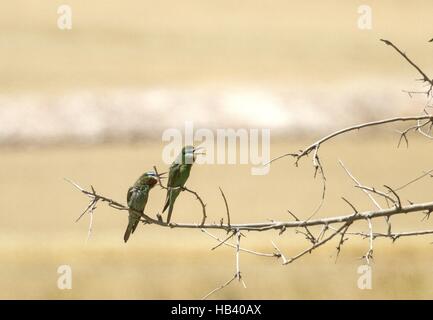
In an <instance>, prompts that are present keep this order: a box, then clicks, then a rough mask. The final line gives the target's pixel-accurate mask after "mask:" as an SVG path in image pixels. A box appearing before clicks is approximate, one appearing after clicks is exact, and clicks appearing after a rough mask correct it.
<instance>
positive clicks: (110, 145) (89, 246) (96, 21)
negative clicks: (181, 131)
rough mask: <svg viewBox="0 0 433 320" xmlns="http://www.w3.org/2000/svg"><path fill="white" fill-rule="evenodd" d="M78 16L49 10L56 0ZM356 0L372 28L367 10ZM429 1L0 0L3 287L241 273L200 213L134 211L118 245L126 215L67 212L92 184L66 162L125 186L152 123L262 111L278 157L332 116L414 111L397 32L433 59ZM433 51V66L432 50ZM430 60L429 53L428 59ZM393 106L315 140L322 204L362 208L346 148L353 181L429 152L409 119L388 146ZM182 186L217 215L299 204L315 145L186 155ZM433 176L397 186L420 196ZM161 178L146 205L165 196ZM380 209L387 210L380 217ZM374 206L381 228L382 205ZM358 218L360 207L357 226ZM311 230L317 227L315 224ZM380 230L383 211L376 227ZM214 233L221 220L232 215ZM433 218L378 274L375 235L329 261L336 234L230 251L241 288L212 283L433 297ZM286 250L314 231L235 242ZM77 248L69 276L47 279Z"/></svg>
mask: <svg viewBox="0 0 433 320" xmlns="http://www.w3.org/2000/svg"><path fill="white" fill-rule="evenodd" d="M62 4H67V5H69V6H70V8H71V9H72V29H71V30H61V29H59V28H58V26H57V20H58V18H59V14H58V13H57V10H58V8H59V6H60V5H62ZM360 5H368V6H370V7H371V10H372V29H368V30H363V29H360V28H359V27H358V19H359V17H360V16H361V14H360V13H358V8H359V6H360ZM432 12H433V3H432V2H431V1H412V2H411V3H410V4H409V3H408V2H406V1H368V3H364V2H360V1H330V0H326V1H321V2H318V1H302V2H301V1H287V0H276V1H259V0H248V1H228V0H220V1H203V0H200V1H199V0H184V1H178V2H176V1H166V0H162V1H157V2H155V1H138V0H137V1H134V0H124V1H121V2H120V1H100V0H98V1H92V3H89V2H88V1H78V0H69V1H68V2H67V3H65V2H63V1H62V2H60V1H51V0H47V1H31V0H26V1H12V2H3V3H2V4H0V30H1V35H0V195H1V196H0V198H1V201H0V221H1V223H0V239H1V241H0V288H1V290H0V298H6V299H14V298H24V299H28V298H41V299H65V298H72V299H90V298H104V299H114V298H120V299H123V298H125V299H126V298H128V299H198V298H201V297H203V296H204V295H205V294H206V293H208V292H209V291H211V290H212V289H214V288H216V287H217V286H219V285H221V284H222V283H224V282H225V281H227V280H228V279H229V278H231V277H232V276H233V274H234V272H235V255H234V252H233V249H231V248H228V247H220V248H218V249H217V250H214V251H211V250H210V249H211V248H212V247H213V246H214V245H215V244H216V243H215V241H214V240H212V239H211V238H210V237H208V236H206V235H205V234H203V233H201V232H200V231H199V230H196V231H195V230H176V229H173V230H165V229H161V228H158V227H154V226H139V227H138V229H137V231H136V233H135V234H134V235H133V236H132V237H131V238H130V240H129V242H128V243H127V244H124V243H123V233H124V230H125V228H126V224H127V216H126V214H125V213H123V212H116V211H114V210H113V209H110V208H108V207H106V206H104V205H100V206H99V207H98V209H97V211H96V213H95V217H94V225H93V233H92V236H91V238H90V239H89V241H87V242H86V237H87V228H88V222H89V217H87V216H86V217H84V218H83V219H82V220H81V221H80V222H78V223H75V222H74V221H75V219H76V218H77V216H78V215H79V214H80V213H81V212H82V210H83V209H84V208H85V207H86V205H87V202H86V198H85V197H83V196H82V195H81V194H79V193H78V192H77V191H76V190H75V189H73V187H72V186H71V185H68V184H67V183H66V182H65V181H64V180H63V178H70V179H73V180H74V181H76V182H78V183H79V184H80V185H82V186H85V187H88V186H89V185H90V184H92V185H93V186H94V187H95V188H96V190H97V191H99V192H101V193H102V194H104V195H107V196H110V197H113V198H114V199H117V200H119V201H121V202H123V203H124V202H126V199H125V198H126V191H127V189H128V187H129V186H130V185H132V183H134V181H135V180H136V178H137V177H138V176H139V175H140V174H141V173H143V172H144V171H147V170H149V169H151V168H152V166H153V165H156V166H157V167H158V168H160V170H165V168H166V167H167V165H166V164H164V163H163V161H162V156H161V155H162V150H163V148H164V146H165V143H164V142H162V140H161V134H162V132H163V130H165V129H167V128H183V126H184V123H185V121H193V122H194V126H195V127H196V128H210V129H217V128H246V129H248V128H270V129H271V156H277V155H280V154H282V153H285V152H294V151H297V150H299V149H300V148H303V147H304V146H305V145H307V144H309V143H311V142H312V141H314V140H315V139H317V138H318V137H319V136H320V135H321V134H326V133H327V132H329V131H332V130H333V129H336V128H340V127H342V126H346V125H350V124H355V123H359V122H363V121H370V120H376V119H379V118H384V117H393V116H400V115H409V114H419V113H420V112H421V111H422V109H423V107H424V105H425V102H426V101H425V99H424V97H421V96H418V97H413V98H410V97H408V95H407V94H405V93H404V92H402V90H420V89H422V87H421V88H420V82H416V81H415V79H416V78H418V77H419V76H418V74H417V73H416V71H415V70H414V69H413V68H412V67H411V66H409V65H408V64H407V63H405V62H404V61H403V60H402V58H401V57H400V56H398V55H397V54H396V53H395V52H394V51H392V49H391V48H390V47H387V46H385V45H384V44H383V43H381V42H380V41H379V39H380V38H385V39H388V40H391V41H393V42H394V43H395V44H397V45H398V46H399V47H400V48H402V50H403V51H405V52H406V53H407V54H408V55H409V56H410V57H412V58H413V60H414V61H416V62H417V63H418V64H419V66H421V67H422V68H423V70H425V71H426V73H427V74H430V69H431V65H432V61H431V57H432V52H433V45H432V44H431V43H428V42H427V41H428V40H429V39H431V38H432V36H433V33H432V30H431V13H432ZM429 68H430V69H429ZM432 72H433V71H432ZM402 128H405V126H404V125H393V126H388V127H383V128H378V129H373V130H370V129H367V130H365V131H360V132H358V133H355V134H348V135H347V136H345V137H341V138H338V139H336V140H335V141H334V142H331V143H329V144H327V145H326V146H324V147H323V148H322V149H321V155H322V162H323V165H324V168H325V170H326V173H327V177H328V191H327V192H328V194H327V198H326V201H325V203H324V206H323V207H322V209H321V210H320V211H319V212H318V213H317V217H325V216H331V215H337V214H345V213H349V211H348V210H349V209H348V208H347V205H345V204H344V202H343V201H341V196H344V197H346V198H348V199H350V200H351V202H353V203H355V204H356V206H357V208H358V209H359V210H368V209H372V207H371V203H370V202H368V199H366V197H365V195H364V194H363V193H361V192H360V191H359V190H356V189H355V188H353V183H352V182H351V181H350V180H349V179H348V178H347V176H346V175H345V173H344V172H343V170H342V169H341V168H340V167H339V166H338V164H337V161H338V159H341V160H342V161H343V162H344V163H345V164H346V166H347V167H348V168H349V169H350V170H351V171H352V173H353V174H354V175H355V176H356V177H358V178H359V179H360V180H361V181H362V182H363V183H364V184H366V185H372V186H376V187H380V186H382V185H383V184H387V185H390V186H399V185H402V184H404V183H405V182H407V181H409V180H410V179H412V178H415V177H417V176H419V175H420V174H421V173H422V172H423V171H427V170H430V169H432V168H433V163H432V160H433V157H432V152H431V147H432V141H428V140H426V139H423V138H421V137H418V136H412V137H410V148H409V149H407V148H405V147H401V148H397V142H398V134H396V133H395V130H396V129H402ZM188 186H189V187H190V188H192V189H194V190H196V191H199V193H200V194H201V196H202V197H203V198H204V200H205V201H206V202H207V209H208V215H209V219H208V221H209V222H212V221H219V220H220V219H221V218H222V217H224V215H225V207H224V202H223V201H222V199H221V197H220V194H219V190H218V186H221V187H222V188H223V189H224V191H225V193H226V195H227V198H228V201H229V205H230V209H231V218H232V223H234V222H259V221H264V220H266V219H281V220H283V219H291V217H290V216H289V215H288V214H287V211H286V210H287V209H290V210H291V211H293V212H295V213H296V214H297V215H298V216H299V217H300V218H307V217H308V216H309V215H310V214H311V212H312V211H313V210H314V208H316V207H317V205H318V203H319V201H320V196H321V183H320V181H319V180H314V179H313V168H312V166H311V164H310V162H309V160H308V159H306V160H305V161H302V162H301V165H300V167H298V168H296V167H295V166H293V163H292V162H291V160H281V161H279V162H276V163H275V164H274V165H272V167H271V171H270V173H269V174H268V175H265V176H252V175H251V174H250V166H249V165H197V166H195V167H194V168H193V171H192V174H191V177H190V179H189V181H188ZM431 190H432V179H431V178H425V179H424V180H421V181H420V182H419V183H417V184H415V185H412V186H410V187H408V188H406V189H405V190H404V192H402V198H403V199H404V200H411V201H414V202H415V201H417V202H422V201H431V200H432V197H433V194H432V192H431ZM164 198H165V193H164V190H159V188H157V187H156V188H155V189H154V190H153V191H152V194H151V197H150V200H149V202H148V205H147V208H146V211H147V213H148V214H151V215H154V214H156V213H157V212H159V211H160V210H161V207H162V204H163V201H164ZM422 217H423V215H422V214H418V215H413V216H412V215H411V216H405V217H401V218H393V227H394V230H395V231H411V230H415V229H429V228H431V222H429V221H428V220H427V221H423V222H421V219H422ZM200 218H201V208H200V206H199V204H198V203H197V202H196V201H195V200H194V198H193V197H191V196H190V195H188V194H182V195H181V196H180V197H179V200H178V201H177V204H176V209H175V212H174V214H173V219H174V221H177V222H198V221H200ZM381 222H382V221H381ZM381 222H379V223H377V224H375V228H376V227H377V231H380V230H383V229H384V226H383V223H381ZM366 227H367V226H366V225H365V223H362V222H360V223H359V224H357V225H356V228H358V229H359V230H366ZM318 231H319V230H316V232H318ZM375 231H376V229H375ZM215 234H216V235H218V236H220V237H224V236H225V234H224V233H222V234H221V233H217V232H215ZM431 238H432V237H431V236H430V237H429V236H426V237H419V238H413V239H400V240H398V241H397V242H396V243H394V244H392V243H391V242H390V241H389V240H380V239H379V240H377V241H375V247H374V257H375V260H374V264H373V283H372V286H373V288H372V290H360V289H358V287H357V281H358V277H359V274H357V268H358V267H359V265H361V264H362V263H363V261H361V260H359V257H361V256H362V255H364V254H365V252H366V251H367V250H368V241H367V240H360V239H350V240H349V241H348V242H347V243H346V244H345V246H344V247H343V250H342V252H341V254H340V257H339V259H338V262H337V263H336V262H335V253H336V250H335V247H336V246H337V244H338V243H337V242H338V240H335V241H337V242H335V241H334V242H333V243H329V244H327V245H326V246H324V247H323V248H321V249H320V250H318V251H317V252H315V253H314V254H312V255H308V256H306V257H305V258H303V259H301V260H299V261H297V262H296V263H294V264H293V265H289V266H285V267H283V266H281V265H280V262H281V261H277V260H274V259H273V258H263V257H256V256H249V255H247V254H241V269H242V272H243V277H244V280H245V281H246V284H247V289H244V288H243V287H242V286H241V285H239V284H238V283H233V284H232V285H231V286H230V287H228V288H226V289H225V290H223V291H220V292H218V293H216V294H215V295H214V296H213V298H215V299H223V298H225V299H247V298H253V299H303V298H312V299H323V298H332V299H347V298H352V299H364V298H373V299H374V298H384V299H391V298H397V299H399V298H430V299H431V298H433V276H432V275H431V267H432V261H433V250H432V245H431V244H430V243H431V241H432V240H431ZM271 240H273V241H274V242H275V243H277V245H278V246H279V247H280V249H281V250H282V251H283V252H284V253H285V254H286V255H287V256H291V255H295V254H296V253H298V252H300V251H301V250H303V249H304V248H305V247H306V246H308V242H307V241H305V239H303V237H302V235H299V234H298V235H294V234H293V232H286V233H284V234H283V235H281V236H279V235H278V233H277V232H269V233H266V234H255V233H253V232H251V233H247V234H246V238H243V239H242V246H244V247H246V248H248V249H253V250H258V251H263V252H272V251H273V247H272V245H271V242H270V241H271ZM60 265H70V266H71V268H72V272H73V284H72V289H71V290H59V289H58V287H57V279H58V277H59V274H57V268H58V267H59V266H60Z"/></svg>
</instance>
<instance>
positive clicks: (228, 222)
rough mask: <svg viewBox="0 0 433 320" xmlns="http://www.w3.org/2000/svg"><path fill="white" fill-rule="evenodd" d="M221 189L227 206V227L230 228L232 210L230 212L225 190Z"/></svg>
mask: <svg viewBox="0 0 433 320" xmlns="http://www.w3.org/2000/svg"><path fill="white" fill-rule="evenodd" d="M219 189H220V192H221V196H222V197H223V199H224V204H225V206H226V213H227V225H228V226H229V227H230V210H229V205H228V203H227V198H226V196H225V194H224V191H223V189H221V187H219Z"/></svg>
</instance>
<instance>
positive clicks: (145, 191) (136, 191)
mask: <svg viewBox="0 0 433 320" xmlns="http://www.w3.org/2000/svg"><path fill="white" fill-rule="evenodd" d="M159 176H160V177H161V174H160V175H159ZM157 182H158V176H157V174H156V173H155V172H153V171H148V172H146V173H144V174H142V175H141V176H140V178H138V180H137V181H136V182H135V183H134V185H133V186H132V187H130V188H129V189H128V194H127V197H126V199H127V202H128V207H129V208H130V209H132V210H129V217H128V226H127V228H126V231H125V235H124V236H123V240H124V241H125V242H127V241H128V239H129V236H130V235H131V233H134V231H135V229H136V228H137V226H138V223H139V222H140V214H139V212H144V208H145V207H146V203H147V198H148V197H149V192H150V190H151V189H152V188H153V187H154V186H155V184H156V183H157Z"/></svg>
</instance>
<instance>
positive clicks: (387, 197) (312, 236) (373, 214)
mask: <svg viewBox="0 0 433 320" xmlns="http://www.w3.org/2000/svg"><path fill="white" fill-rule="evenodd" d="M432 40H433V39H432ZM432 40H431V41H432ZM381 41H383V42H384V43H385V44H387V45H388V46H391V47H392V48H393V49H394V50H395V51H396V52H397V53H399V54H400V55H401V56H402V57H403V58H404V59H405V60H406V61H407V62H408V63H409V64H410V65H411V66H412V67H413V68H415V69H416V70H417V72H418V73H419V74H420V75H421V76H422V79H420V80H422V81H423V82H425V83H426V84H427V85H428V86H429V89H428V91H427V92H423V93H425V94H427V96H432V90H433V79H432V78H430V77H429V76H427V74H426V73H425V72H424V71H423V70H422V69H421V68H420V67H418V65H417V64H415V63H414V62H413V61H412V60H411V59H410V58H409V57H408V56H407V55H406V54H405V53H404V52H402V51H401V50H400V49H399V48H398V47H397V46H395V45H394V44H393V43H392V42H390V41H388V40H383V39H382V40H381ZM398 122H403V123H406V122H415V124H413V125H411V126H410V127H408V128H406V129H405V130H403V131H398V133H399V134H400V138H399V141H398V146H400V145H401V143H402V141H404V142H405V143H406V145H407V146H409V140H408V134H409V133H410V132H414V133H419V134H420V135H422V136H424V137H426V138H429V139H433V135H432V129H433V115H432V114H430V113H428V112H427V111H426V108H424V110H423V113H422V114H421V115H414V116H407V117H392V118H387V119H382V120H376V121H371V122H366V123H361V124H357V125H353V126H349V127H346V128H343V129H340V130H337V131H335V132H332V133H330V134H328V135H326V136H324V137H322V138H320V139H318V140H317V141H315V142H313V143H312V144H310V145H309V146H307V147H305V148H303V149H302V150H300V151H298V152H295V153H286V154H283V155H281V156H278V157H276V158H274V159H272V160H271V161H269V163H267V164H266V165H270V164H271V163H273V162H275V161H277V160H279V159H283V158H286V157H292V158H293V159H294V163H295V165H296V166H298V164H299V161H300V160H301V159H302V158H304V157H308V156H309V155H310V154H311V155H312V164H313V167H314V177H316V176H317V175H319V176H320V177H321V180H322V183H323V189H322V197H321V201H320V204H319V206H318V207H317V209H316V210H315V211H314V212H313V214H312V215H310V216H309V217H308V218H307V219H304V220H302V219H300V218H298V216H296V215H295V214H293V213H292V212H291V211H288V213H289V214H290V215H291V216H292V217H293V219H294V220H293V221H288V220H281V221H276V220H268V221H264V222H254V223H232V221H231V217H230V216H231V213H230V210H229V204H228V201H227V198H226V195H225V194H224V192H223V190H222V189H221V188H219V190H220V193H221V196H222V198H223V201H224V205H225V209H226V216H227V222H226V223H224V219H223V218H222V219H221V221H220V223H215V222H214V223H206V218H207V213H206V204H205V203H204V201H203V200H202V198H201V197H200V196H199V195H198V193H197V192H195V191H192V190H190V189H188V188H186V187H183V188H182V191H187V192H189V193H191V194H193V195H194V196H195V197H196V199H197V200H198V201H199V203H200V205H201V207H202V221H201V223H200V224H197V223H181V222H172V223H170V224H167V223H165V222H164V221H163V220H162V218H161V217H160V215H159V214H156V218H154V217H152V216H151V215H149V214H145V213H141V212H137V213H138V214H139V215H140V216H141V221H142V222H143V223H144V224H149V225H152V224H153V225H156V226H158V227H162V228H173V229H175V228H182V229H199V230H201V231H202V232H203V233H204V234H206V235H207V236H209V237H210V238H212V239H213V240H215V241H216V242H217V245H215V246H213V247H212V248H211V250H215V249H217V248H219V247H230V248H232V249H235V268H236V271H235V274H234V275H233V277H231V278H230V279H229V280H228V281H226V282H225V283H223V284H222V285H221V286H219V287H217V288H216V289H214V290H212V291H211V292H209V293H208V294H207V295H205V296H204V297H203V299H206V298H208V297H209V296H211V295H213V294H214V293H216V292H218V291H220V290H221V289H223V288H225V287H227V286H228V285H230V284H231V283H232V282H233V281H234V280H236V279H238V281H239V282H241V283H242V284H243V286H244V287H246V285H245V283H244V281H243V278H242V273H241V269H240V252H241V251H242V252H244V253H248V254H252V255H255V256H260V257H270V258H277V259H280V258H281V260H282V264H283V265H289V264H291V263H293V262H294V261H296V260H298V259H300V258H302V257H303V256H305V255H306V254H308V253H312V252H313V251H314V250H316V249H317V248H319V247H321V246H323V245H325V244H326V243H328V242H330V241H331V240H332V239H334V238H337V239H339V240H338V243H337V247H336V249H337V254H336V259H337V258H338V256H339V254H340V252H341V249H342V246H343V245H344V243H345V242H346V240H348V239H349V237H351V236H358V237H361V238H362V239H368V241H369V245H368V250H367V252H366V253H365V254H364V256H363V257H362V258H363V259H365V261H366V263H367V264H368V265H370V263H371V261H372V259H373V246H374V240H375V239H376V238H389V239H391V240H392V241H393V242H395V241H396V240H397V239H399V238H404V237H412V236H423V235H432V234H433V230H429V229H428V230H419V231H418V230H415V231H401V232H392V229H391V223H390V219H391V217H393V216H396V215H403V214H404V215H407V214H415V213H423V214H424V215H425V216H424V218H428V217H429V216H430V214H431V213H432V212H433V202H422V203H412V202H409V204H408V205H403V203H402V201H401V196H400V195H399V193H398V192H400V191H401V190H402V189H404V188H406V187H408V186H410V185H412V184H414V183H416V182H418V181H419V180H421V179H422V178H424V177H431V178H433V174H432V173H433V169H432V170H429V171H426V172H423V173H422V175H420V176H418V177H416V178H414V179H412V180H410V181H409V182H405V183H403V184H401V185H400V186H398V187H395V188H392V187H390V186H389V185H383V188H384V189H383V190H379V189H378V188H376V187H373V186H367V185H364V184H362V183H361V182H360V181H359V180H358V179H357V178H355V176H354V175H353V174H352V173H351V172H350V171H349V170H348V169H347V167H346V166H345V165H344V164H343V162H342V161H339V164H340V166H341V167H342V168H343V170H344V171H345V173H346V174H347V175H348V177H349V178H350V179H351V180H352V181H353V182H354V183H355V185H354V187H355V188H357V189H358V190H360V191H362V192H363V193H365V194H366V195H367V197H368V198H369V200H370V201H371V202H372V204H373V206H374V209H372V210H363V211H360V210H358V209H357V208H356V207H355V206H354V205H353V204H352V203H351V202H349V201H348V200H347V199H346V198H344V197H342V199H343V201H345V202H346V203H347V204H348V205H349V207H350V209H351V212H350V213H344V214H341V215H329V214H328V215H325V218H315V219H313V216H314V215H315V214H316V213H317V211H318V210H319V209H321V207H322V204H323V202H324V200H325V192H326V176H325V173H324V170H323V166H322V163H321V159H320V155H319V149H320V148H321V147H322V145H324V144H325V143H327V142H329V141H331V140H333V139H334V138H336V137H339V136H341V135H343V134H346V133H349V132H353V131H359V130H360V129H363V128H367V127H377V126H383V125H387V124H391V123H398ZM154 170H155V172H156V173H157V176H158V183H159V186H160V187H161V188H163V189H166V190H167V189H169V188H168V187H167V186H164V185H163V184H162V182H161V180H160V179H159V175H158V171H157V168H156V167H154ZM67 181H68V182H69V183H71V184H72V185H73V186H74V187H76V188H77V189H78V190H79V191H80V192H81V193H83V194H84V195H85V196H87V197H88V198H89V199H90V201H89V204H88V205H87V207H86V208H85V210H84V211H83V212H82V213H81V215H80V216H79V217H78V219H77V221H78V220H80V219H81V217H83V216H84V215H85V214H86V213H88V214H89V215H90V226H89V232H88V238H89V237H90V235H91V230H92V223H93V214H94V211H95V209H96V206H97V204H98V203H100V202H102V203H106V204H108V206H110V207H112V208H114V209H116V210H119V211H125V212H126V213H127V212H128V210H131V209H129V208H128V207H127V206H125V205H123V204H121V203H120V202H117V201H115V200H113V199H111V198H109V197H105V196H102V195H100V194H99V193H97V192H96V191H95V189H94V188H93V186H91V187H90V188H91V190H90V191H89V190H86V189H84V188H82V187H81V186H79V185H78V184H76V183H75V182H73V181H71V180H67ZM377 199H382V200H383V201H385V202H386V204H387V207H383V206H381V204H380V203H379V201H378V200H377ZM179 216H180V215H179ZM378 218H385V221H386V223H387V230H386V232H378V231H375V230H376V229H374V230H373V227H374V226H373V222H374V221H375V220H376V219H378ZM361 221H365V222H366V223H367V227H368V231H367V232H353V231H350V227H351V226H352V225H353V224H355V223H357V222H361ZM319 227H320V230H319V232H316V230H317V228H319ZM287 229H294V230H295V233H300V234H302V235H304V237H305V239H306V240H307V241H308V242H309V245H308V247H307V248H306V249H304V250H303V251H301V252H300V253H298V254H296V255H294V256H292V257H288V258H287V257H286V256H285V255H284V254H283V252H282V251H281V250H280V248H279V247H277V245H276V244H275V242H274V241H271V244H272V247H273V248H274V250H275V251H274V252H272V253H263V252H259V251H255V250H251V249H245V248H242V247H241V246H240V242H241V237H242V236H243V233H242V232H245V231H248V232H254V231H256V232H265V231H277V232H278V233H279V235H281V234H282V233H284V232H285V231H286V230H287ZM299 229H301V230H302V231H301V230H299ZM209 230H221V231H225V232H226V233H227V235H226V236H225V237H224V238H220V237H218V236H216V235H214V234H212V233H211V232H210V231H209ZM232 240H235V243H233V241H232Z"/></svg>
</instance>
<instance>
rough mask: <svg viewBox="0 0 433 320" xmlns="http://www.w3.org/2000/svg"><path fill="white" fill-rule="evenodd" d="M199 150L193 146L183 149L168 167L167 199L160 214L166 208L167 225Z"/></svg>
mask: <svg viewBox="0 0 433 320" xmlns="http://www.w3.org/2000/svg"><path fill="white" fill-rule="evenodd" d="M200 149H201V148H194V147H193V146H185V147H183V148H182V151H181V152H180V153H179V155H178V156H177V158H176V159H175V160H174V162H173V163H172V164H171V166H170V171H169V174H168V182H167V188H168V189H167V197H166V199H165V205H164V209H163V210H162V212H165V210H167V208H168V216H167V223H170V220H171V215H172V213H173V206H174V202H175V201H176V198H177V196H178V195H179V193H180V192H181V191H182V188H183V187H184V185H185V183H186V180H188V177H189V174H190V172H191V168H192V165H193V163H194V161H195V158H196V154H195V152H196V151H198V150H200Z"/></svg>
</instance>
